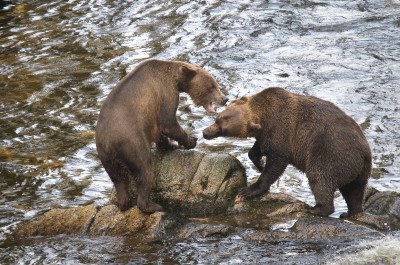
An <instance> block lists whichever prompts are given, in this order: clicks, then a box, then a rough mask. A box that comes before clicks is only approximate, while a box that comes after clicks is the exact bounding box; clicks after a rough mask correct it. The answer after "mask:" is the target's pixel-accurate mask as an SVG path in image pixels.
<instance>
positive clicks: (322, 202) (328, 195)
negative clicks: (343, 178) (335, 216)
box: [309, 178, 335, 217]
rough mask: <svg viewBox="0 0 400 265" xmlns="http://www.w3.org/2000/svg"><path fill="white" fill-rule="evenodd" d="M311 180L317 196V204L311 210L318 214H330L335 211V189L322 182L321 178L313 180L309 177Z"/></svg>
mask: <svg viewBox="0 0 400 265" xmlns="http://www.w3.org/2000/svg"><path fill="white" fill-rule="evenodd" d="M309 180H310V187H311V191H312V192H313V194H314V198H315V206H314V207H312V208H311V209H310V210H309V212H310V213H311V214H313V215H317V216H323V217H326V216H329V215H330V214H332V213H333V212H334V211H335V207H334V204H333V198H334V194H335V191H334V190H332V189H330V188H329V187H327V185H326V183H321V179H320V178H319V180H316V181H311V180H312V178H311V179H310V178H309ZM322 182H323V181H322Z"/></svg>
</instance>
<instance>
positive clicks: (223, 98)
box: [220, 97, 228, 106]
mask: <svg viewBox="0 0 400 265" xmlns="http://www.w3.org/2000/svg"><path fill="white" fill-rule="evenodd" d="M220 102H221V105H222V106H224V105H225V104H226V102H228V98H227V97H222V98H221V101H220Z"/></svg>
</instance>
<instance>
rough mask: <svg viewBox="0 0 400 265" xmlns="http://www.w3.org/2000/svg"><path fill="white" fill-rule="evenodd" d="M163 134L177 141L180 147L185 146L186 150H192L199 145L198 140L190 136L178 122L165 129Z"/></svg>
mask: <svg viewBox="0 0 400 265" xmlns="http://www.w3.org/2000/svg"><path fill="white" fill-rule="evenodd" d="M162 134H164V135H166V136H168V137H169V138H171V139H173V140H175V141H177V142H178V144H179V145H180V146H184V147H185V148H186V149H192V148H194V147H195V146H196V144H197V138H196V137H192V136H190V135H188V134H187V133H186V132H185V130H184V129H183V128H182V127H181V126H180V125H179V123H178V121H176V120H175V121H174V122H171V123H170V124H168V126H166V127H165V128H163V130H162Z"/></svg>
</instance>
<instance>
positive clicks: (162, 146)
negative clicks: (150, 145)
mask: <svg viewBox="0 0 400 265" xmlns="http://www.w3.org/2000/svg"><path fill="white" fill-rule="evenodd" d="M156 145H157V149H159V150H175V149H178V148H179V146H178V145H177V144H174V143H171V141H170V140H169V138H168V137H167V136H165V135H164V134H162V133H161V134H160V138H159V139H158V141H157V143H156Z"/></svg>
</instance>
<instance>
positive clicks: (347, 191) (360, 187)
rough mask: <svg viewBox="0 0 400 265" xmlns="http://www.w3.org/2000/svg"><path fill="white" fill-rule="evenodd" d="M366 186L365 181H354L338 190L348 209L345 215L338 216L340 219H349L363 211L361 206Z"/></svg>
mask: <svg viewBox="0 0 400 265" xmlns="http://www.w3.org/2000/svg"><path fill="white" fill-rule="evenodd" d="M366 185H367V183H366V181H359V180H354V181H352V182H350V183H349V184H346V185H345V186H343V187H341V188H339V190H340V193H341V194H342V196H343V198H344V199H345V201H346V204H347V208H348V212H347V213H344V214H342V215H340V217H341V218H349V217H352V216H355V215H357V214H359V213H362V212H363V211H364V210H363V206H362V204H363V200H364V192H365V187H366Z"/></svg>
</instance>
